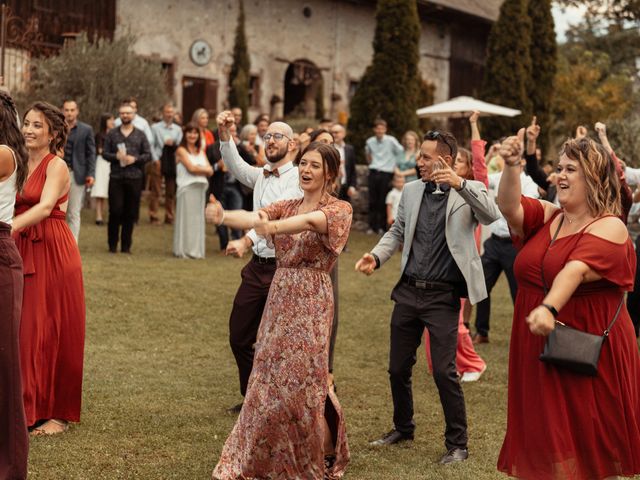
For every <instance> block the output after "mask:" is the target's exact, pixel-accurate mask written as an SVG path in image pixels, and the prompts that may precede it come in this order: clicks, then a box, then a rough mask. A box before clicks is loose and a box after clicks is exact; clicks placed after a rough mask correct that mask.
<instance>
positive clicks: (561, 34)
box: [552, 5, 585, 42]
mask: <svg viewBox="0 0 640 480" xmlns="http://www.w3.org/2000/svg"><path fill="white" fill-rule="evenodd" d="M563 10H564V11H563ZM584 11H585V9H584V8H575V7H571V8H565V9H561V8H560V7H558V6H557V5H554V7H553V10H552V12H553V19H554V21H555V24H556V37H557V39H558V41H559V42H564V40H565V39H566V36H565V33H566V31H567V29H568V28H569V25H576V24H578V23H580V22H581V21H582V15H583V14H584Z"/></svg>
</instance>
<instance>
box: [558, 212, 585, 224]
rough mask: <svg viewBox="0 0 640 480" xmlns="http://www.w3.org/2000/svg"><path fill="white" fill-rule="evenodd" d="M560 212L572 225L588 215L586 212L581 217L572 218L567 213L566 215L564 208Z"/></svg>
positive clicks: (582, 220)
mask: <svg viewBox="0 0 640 480" xmlns="http://www.w3.org/2000/svg"><path fill="white" fill-rule="evenodd" d="M562 213H563V215H564V217H565V218H566V219H567V221H568V222H569V225H573V224H574V223H582V222H584V220H585V219H586V218H587V217H588V214H587V215H586V216H584V217H582V218H576V217H573V219H572V218H571V217H570V216H569V215H567V212H566V210H563V211H562Z"/></svg>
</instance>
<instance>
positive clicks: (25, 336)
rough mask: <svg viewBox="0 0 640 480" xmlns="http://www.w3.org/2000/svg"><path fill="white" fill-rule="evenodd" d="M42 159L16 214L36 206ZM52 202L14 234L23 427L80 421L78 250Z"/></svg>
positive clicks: (44, 173)
mask: <svg viewBox="0 0 640 480" xmlns="http://www.w3.org/2000/svg"><path fill="white" fill-rule="evenodd" d="M53 158H55V157H54V155H52V154H49V155H47V156H46V157H45V158H44V159H43V160H42V162H40V165H38V167H37V168H36V169H35V170H34V171H33V172H32V174H31V176H30V177H29V179H28V180H27V183H26V184H25V186H24V188H23V191H22V194H18V196H17V197H16V215H20V214H21V213H24V212H26V211H27V210H29V209H30V208H31V207H33V206H34V205H36V204H37V203H38V202H40V196H41V195H42V189H43V188H44V184H45V180H46V176H47V166H48V165H49V162H50V161H51V160H52V159H53ZM66 201H67V195H66V194H65V195H63V196H62V197H61V198H59V199H58V201H57V202H56V205H55V207H54V208H53V210H52V211H51V214H50V215H49V217H48V218H45V219H44V220H42V221H41V222H40V223H38V224H36V225H33V226H31V227H27V228H25V229H23V230H22V231H20V232H18V233H14V239H15V242H16V245H17V247H18V251H19V252H20V256H21V257H22V261H23V263H24V295H23V304H22V321H21V323H20V365H21V367H22V386H23V391H24V408H25V413H26V416H27V425H33V424H34V423H35V422H36V421H38V420H43V419H50V418H56V419H60V420H67V421H71V422H77V421H79V420H80V402H81V397H82V364H83V357H84V329H85V304H84V287H83V284H82V265H81V262H80V252H79V250H78V245H77V244H76V241H75V240H74V238H73V235H71V231H70V230H69V227H68V226H67V224H66V222H65V212H63V211H62V210H60V204H61V203H64V202H66Z"/></svg>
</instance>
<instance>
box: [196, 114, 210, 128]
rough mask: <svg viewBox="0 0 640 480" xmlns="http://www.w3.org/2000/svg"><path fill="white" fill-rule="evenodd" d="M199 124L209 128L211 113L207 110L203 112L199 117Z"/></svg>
mask: <svg viewBox="0 0 640 480" xmlns="http://www.w3.org/2000/svg"><path fill="white" fill-rule="evenodd" d="M198 126H199V127H200V128H207V127H208V126H209V114H208V113H207V112H202V113H201V114H200V116H199V117H198Z"/></svg>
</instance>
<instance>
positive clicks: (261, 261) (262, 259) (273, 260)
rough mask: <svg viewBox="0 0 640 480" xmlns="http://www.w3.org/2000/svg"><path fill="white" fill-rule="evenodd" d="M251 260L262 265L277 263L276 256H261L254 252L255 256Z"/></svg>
mask: <svg viewBox="0 0 640 480" xmlns="http://www.w3.org/2000/svg"><path fill="white" fill-rule="evenodd" d="M251 261H252V262H255V263H259V264H260V265H275V264H276V257H259V256H258V255H256V254H255V253H254V254H253V257H251Z"/></svg>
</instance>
